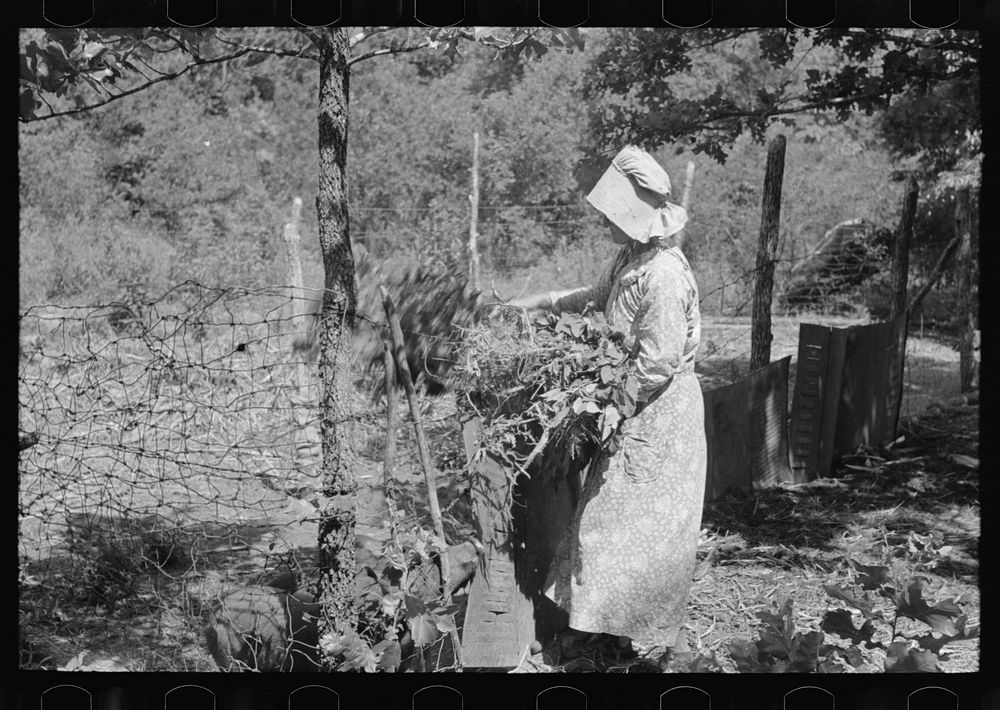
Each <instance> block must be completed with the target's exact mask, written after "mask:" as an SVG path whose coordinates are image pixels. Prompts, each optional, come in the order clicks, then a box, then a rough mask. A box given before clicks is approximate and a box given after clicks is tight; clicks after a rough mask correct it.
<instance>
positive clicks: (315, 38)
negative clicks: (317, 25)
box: [296, 27, 323, 49]
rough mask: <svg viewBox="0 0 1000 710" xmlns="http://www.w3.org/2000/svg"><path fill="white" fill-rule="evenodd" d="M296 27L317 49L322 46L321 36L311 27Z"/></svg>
mask: <svg viewBox="0 0 1000 710" xmlns="http://www.w3.org/2000/svg"><path fill="white" fill-rule="evenodd" d="M296 29H297V30H298V31H299V32H301V33H302V34H304V35H305V36H306V37H308V38H309V41H310V42H312V43H313V44H314V45H316V48H317V49H319V48H320V47H322V46H323V36H322V35H321V34H320V33H319V32H316V31H315V30H314V29H313V28H311V27H296Z"/></svg>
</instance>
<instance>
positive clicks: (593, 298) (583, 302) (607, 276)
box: [549, 263, 615, 313]
mask: <svg viewBox="0 0 1000 710" xmlns="http://www.w3.org/2000/svg"><path fill="white" fill-rule="evenodd" d="M614 266H615V264H614V263H612V264H610V265H609V266H608V267H607V268H606V269H605V270H604V272H603V273H602V274H601V278H600V279H598V281H597V283H595V284H590V285H587V286H581V287H580V288H574V289H570V290H568V291H550V292H549V301H550V303H551V310H552V312H553V313H567V312H568V313H579V312H581V311H582V310H583V309H584V308H586V306H587V304H588V303H591V302H593V304H594V306H595V307H596V309H597V310H598V311H603V310H604V306H605V304H606V303H607V301H608V296H610V295H611V281H612V279H613V277H614V274H613V271H614Z"/></svg>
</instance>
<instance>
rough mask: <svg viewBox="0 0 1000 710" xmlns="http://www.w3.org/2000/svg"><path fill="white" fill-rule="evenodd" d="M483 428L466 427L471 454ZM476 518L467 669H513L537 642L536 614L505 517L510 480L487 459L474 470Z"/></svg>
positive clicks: (464, 641) (470, 424)
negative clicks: (477, 550)
mask: <svg viewBox="0 0 1000 710" xmlns="http://www.w3.org/2000/svg"><path fill="white" fill-rule="evenodd" d="M478 431H479V424H478V422H474V421H470V422H468V423H466V425H465V428H464V431H463V434H464V438H465V448H466V453H467V455H469V456H470V457H471V455H472V453H474V452H475V449H476V444H475V442H476V439H477V438H478ZM471 473H472V475H471V482H472V490H471V493H472V513H473V517H474V520H475V522H476V527H477V530H476V533H477V535H478V536H479V539H480V541H481V542H482V544H483V547H484V548H485V554H484V555H483V557H482V561H481V564H480V567H479V569H478V570H477V571H476V574H475V576H474V577H473V578H472V584H471V585H470V587H469V602H468V606H467V608H466V611H465V623H464V627H463V635H462V640H461V641H462V663H463V664H464V665H465V666H468V667H470V668H513V667H515V666H517V664H518V662H519V661H520V659H521V657H522V655H523V654H524V651H525V649H526V648H527V646H528V644H530V643H531V641H533V640H534V610H533V604H532V600H531V598H530V596H529V594H528V593H527V592H526V591H525V590H524V589H523V585H522V584H520V583H519V579H518V576H519V575H518V569H517V568H519V567H524V566H525V562H524V554H523V548H522V549H521V551H520V552H519V550H518V545H517V544H516V541H515V535H514V521H513V520H504V517H503V515H502V514H501V511H502V509H503V505H504V503H503V501H504V500H505V497H506V490H507V474H506V472H505V471H504V469H503V467H502V466H500V464H499V463H497V462H496V461H493V460H490V459H487V460H485V461H482V462H480V463H478V464H477V465H475V467H474V468H473V470H472V472H471Z"/></svg>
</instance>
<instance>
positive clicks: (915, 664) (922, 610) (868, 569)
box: [823, 560, 979, 673]
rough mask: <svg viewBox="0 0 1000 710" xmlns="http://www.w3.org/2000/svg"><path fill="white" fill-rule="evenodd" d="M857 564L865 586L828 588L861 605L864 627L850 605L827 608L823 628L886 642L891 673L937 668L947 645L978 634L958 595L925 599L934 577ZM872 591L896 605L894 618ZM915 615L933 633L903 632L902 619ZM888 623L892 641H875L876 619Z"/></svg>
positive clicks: (858, 638) (860, 583)
mask: <svg viewBox="0 0 1000 710" xmlns="http://www.w3.org/2000/svg"><path fill="white" fill-rule="evenodd" d="M851 565H852V566H853V567H854V570H855V575H854V585H855V586H856V587H860V590H855V589H845V588H844V587H838V586H836V585H824V589H825V590H826V592H827V593H828V594H829V595H830V596H832V597H833V598H835V599H839V600H841V601H843V602H845V603H846V604H847V605H848V606H850V607H852V608H854V609H857V610H858V611H860V612H861V614H862V616H863V617H864V618H865V621H864V623H863V624H862V626H861V628H860V629H858V628H855V626H854V623H853V621H852V620H851V618H850V613H849V612H847V611H846V610H844V609H837V610H833V611H830V612H827V614H826V616H825V617H824V619H823V628H824V629H825V630H827V631H829V632H830V633H834V634H836V635H838V636H841V637H842V638H846V639H849V640H851V641H853V642H854V643H858V642H859V641H860V642H863V643H865V644H866V645H867V646H869V647H874V646H883V647H884V648H885V651H886V658H885V670H886V672H890V673H892V672H914V671H917V672H937V671H940V670H941V668H940V665H939V663H938V661H939V660H940V658H939V655H938V654H939V653H940V651H941V649H942V648H943V647H944V646H945V645H946V644H948V643H952V642H954V641H962V640H966V639H972V638H976V637H977V636H978V635H979V629H978V627H970V626H968V617H967V616H966V615H965V614H964V613H963V611H962V608H961V607H960V606H959V605H958V604H957V603H956V602H955V600H954V599H944V600H942V601H938V602H934V601H928V600H927V599H926V598H925V596H924V595H925V592H926V591H927V588H928V585H929V582H928V579H927V578H926V577H922V576H913V577H910V578H908V579H903V578H899V577H896V576H894V575H893V574H892V573H891V571H890V569H889V568H888V567H884V566H879V565H875V566H869V565H863V564H861V563H860V562H857V561H856V560H851ZM869 592H875V594H876V595H877V596H878V597H882V598H883V599H886V600H888V601H889V602H891V604H892V618H891V620H887V619H886V617H885V615H884V614H883V612H882V611H881V610H878V609H876V608H875V602H876V600H875V599H872V598H871V597H870V595H869V594H868V593H869ZM903 618H906V619H913V620H915V621H919V622H921V623H923V624H925V625H926V626H928V627H929V628H930V632H929V633H924V634H909V635H906V634H902V633H901V632H900V631H899V630H898V624H899V620H900V619H903ZM876 620H877V621H878V622H879V623H880V624H882V625H884V626H887V627H888V633H889V643H888V644H882V643H880V642H875V641H873V640H872V639H873V635H874V633H875V627H874V623H873V622H875V621H876Z"/></svg>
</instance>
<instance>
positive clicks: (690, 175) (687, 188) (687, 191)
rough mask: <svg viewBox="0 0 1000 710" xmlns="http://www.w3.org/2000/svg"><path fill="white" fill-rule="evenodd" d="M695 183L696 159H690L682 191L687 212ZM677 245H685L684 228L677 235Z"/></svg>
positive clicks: (683, 203) (682, 204) (682, 205)
mask: <svg viewBox="0 0 1000 710" xmlns="http://www.w3.org/2000/svg"><path fill="white" fill-rule="evenodd" d="M692 185H694V161H693V160H689V161H688V164H687V169H686V170H685V171H684V190H683V191H682V192H681V207H682V208H684V211H685V212H687V209H688V206H689V205H690V204H691V186H692ZM675 239H676V241H677V246H684V230H683V229H682V230H681V231H680V232H678V233H677V236H676V237H675Z"/></svg>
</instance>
